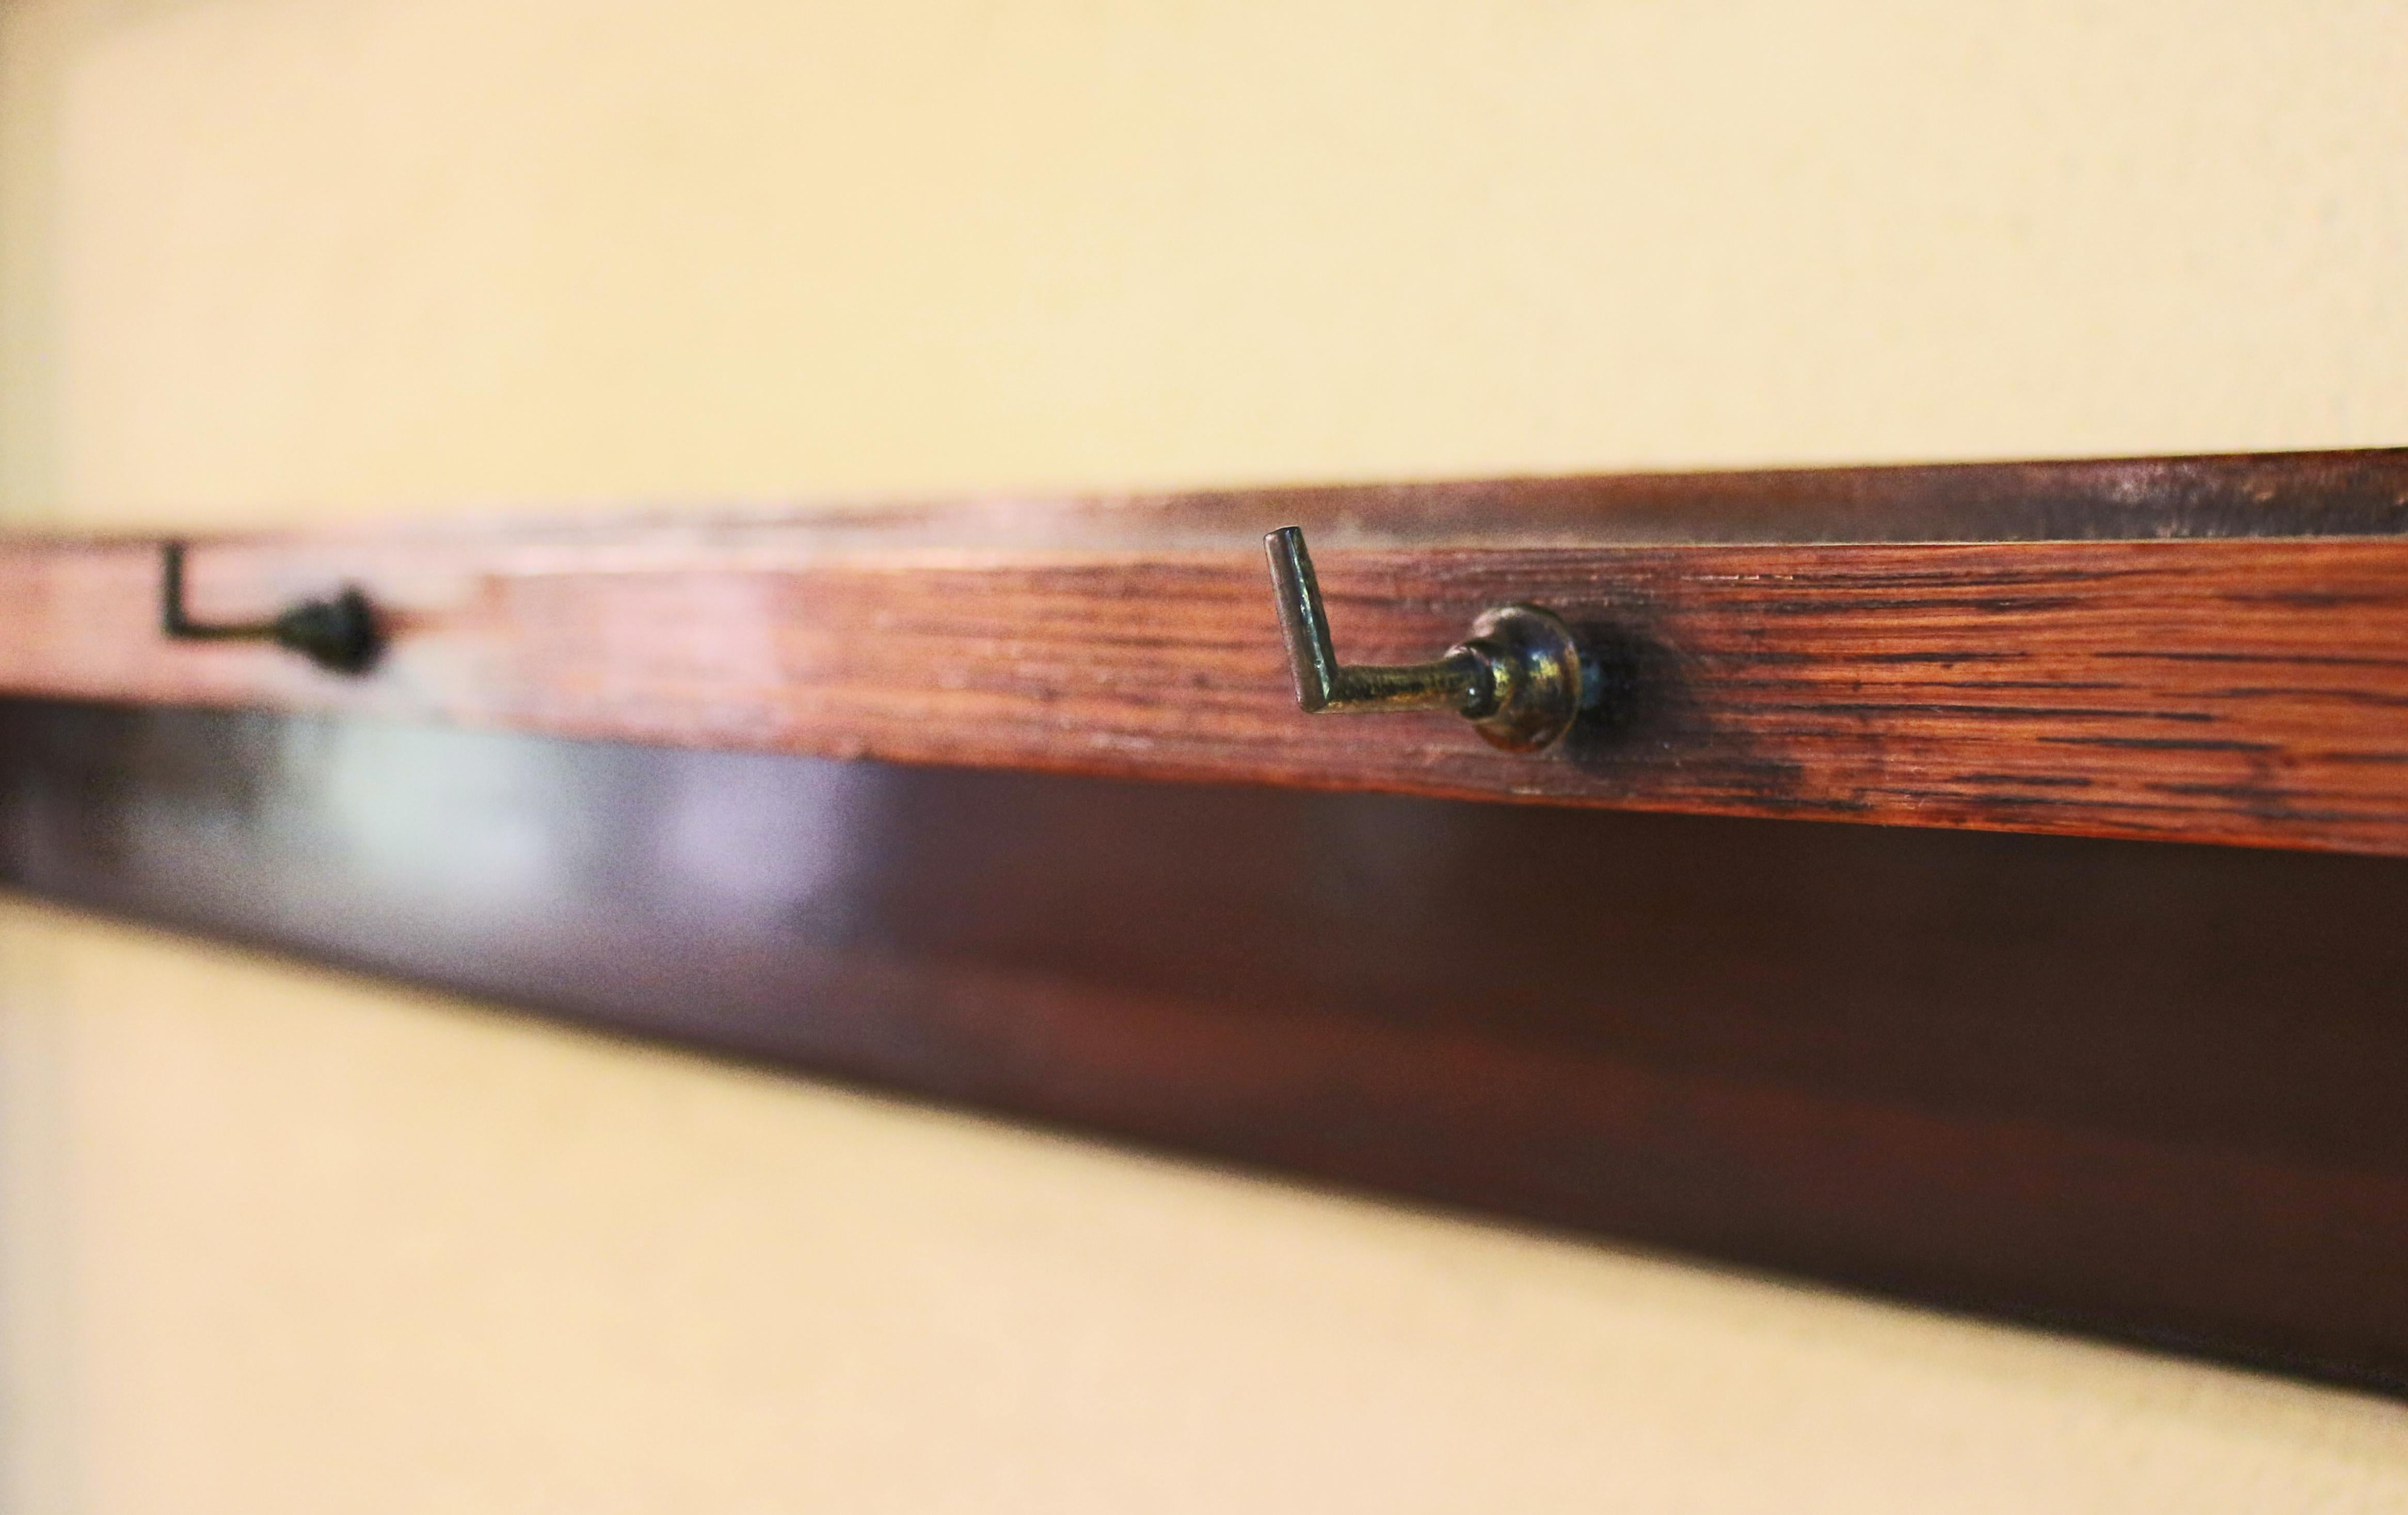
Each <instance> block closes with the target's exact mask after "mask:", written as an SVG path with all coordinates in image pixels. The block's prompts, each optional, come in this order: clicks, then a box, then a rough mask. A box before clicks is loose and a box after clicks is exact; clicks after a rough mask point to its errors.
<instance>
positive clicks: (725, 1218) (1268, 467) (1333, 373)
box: [0, 0, 2408, 1511]
mask: <svg viewBox="0 0 2408 1515" xmlns="http://www.w3.org/2000/svg"><path fill="white" fill-rule="evenodd" d="M2403 78H2408V14H2403V12H2402V11H2401V9H2400V7H2391V6H2363V7H2348V6H2340V5H2333V6H2315V7H2302V6H2298V5H2282V4H2275V3H2272V0H2253V3H2251V4H2247V5H2224V6H2217V7H2199V6H2164V7H2148V6H2139V5H2131V6H2123V7H2115V8H2114V9H2113V10H2112V11H2108V10H2102V9H2100V8H2099V7H2046V6H2020V7H1884V6H1880V5H1876V4H1872V3H1870V0H1830V3H1826V4H1821V5H1816V6H1794V5H1793V6H1783V5H1773V4H1770V3H1767V4H1761V5H1730V6H1722V5H1716V6H1695V5H1691V6H1678V5H1670V4H1665V5H1641V4H1628V5H1606V4H1593V3H1591V4H1576V3H1565V0H1556V3H1537V0H1531V3H1524V4H1512V5H1497V4H1487V5H1473V4H1464V5H1461V6H1457V7H1413V6H1406V5H1399V4H1383V5H1379V6H1363V7H1352V8H1348V7H1333V6H1312V5H1302V4H1279V5H1273V4H1261V5H1243V6H1241V5H1235V4H1231V5H1223V6H1210V7H1208V6H1202V5H1165V4H1149V5H1140V4H1104V3H1092V0H1090V3H1076V0H1054V3H1043V4H1040V3H1037V0H1016V3H1005V4H996V3H984V4H974V3H969V0H962V3H959V4H953V5H941V4H934V3H911V4H867V3H860V4H851V5H843V6H787V5H781V4H776V3H773V0H689V3H686V4H682V5H678V6H661V5H633V4H622V5H609V4H599V3H585V0H417V3H410V4H400V3H394V4H368V3H360V0H289V3H288V0H173V3H170V0H149V3H119V4H96V3H85V4H64V3H42V0H32V3H23V0H21V3H18V4H15V5H13V6H9V7H7V8H5V9H0V517H5V519H6V520H7V521H10V522H17V523H21V524H23V523H52V522H64V523H71V524H79V525H138V524H145V523H158V522H169V521H177V522H241V521H259V520H269V519H300V518H308V517H317V516H324V515H335V514H342V515H362V514H392V513H397V512H404V511H420V510H450V509H458V508H462V507H479V508H492V507H506V508H510V509H525V508H538V507H551V506H552V505H556V504H558V503H561V502H574V501H579V500H603V501H613V502H625V501H629V500H633V499H641V498H667V499H684V500H695V499H701V498H705V497H710V496H727V495H740V496H752V497H762V496H771V495H784V494H791V493H805V494H813V493H819V494H824V493H835V492H844V491H876V492H917V491H951V490H968V489H989V488H998V487H1008V486H1018V485H1056V484H1067V485H1081V486H1088V485H1111V484H1124V483H1186V482H1202V481H1228V480H1248V479H1317V478H1382V477H1396V476H1404V475H1415V474H1446V473H1470V472H1495V471H1513V470H1538V469H1556V468H1584V467H1622V466H1629V465H1655V464H1689V463H1697V464H1722V463H1748V462H1758V461H1770V460H1840V459H1865V458H1885V457H1967V456H1985V455H2000V454H2046V453H2074V452H2097V451H2145V450H2202V449H2221V448H2261V447H2293V446H2302V447H2304V446H2332V445H2350V444H2360V443H2381V442H2393V441H2399V440H2401V439H2402V438H2403V437H2408V364H2403V363H2402V362H2401V353H2402V352H2408V281H2403V280H2402V279H2401V277H2400V270H2401V267H2402V266H2403V265H2408V260H2403V254H2404V253H2408V175H2403V173H2402V164H2408V91H2402V90H2401V88H2400V80H2401V79H2403ZM0 635H5V628H0ZM0 1328H5V1335H0V1394H5V1399H0V1494H5V1496H6V1498H7V1508H8V1509H9V1510H12V1511H13V1510H26V1511H50V1510H71V1511H84V1510H92V1511H118V1510H141V1511H150V1510H162V1511H164V1510H175V1511H193V1510H219V1509H223V1510H242V1511H279V1510H296V1511H298V1510H320V1509H337V1508H339V1509H346V1510H350V1509H367V1510H380V1509H393V1510H400V1509H423V1508H464V1509H500V1510H550V1509H566V1508H574V1509H580V1510H584V1509H603V1510H609V1509H622V1508H624V1509H631V1510H636V1509H641V1510H651V1509H680V1510H683V1509H695V1508H704V1509H717V1508H730V1509H745V1508H763V1509H767V1508H780V1509H784V1508H841V1509H860V1508H867V1509H877V1508H894V1509H911V1510H922V1509H953V1508H960V1509H982V1510H988V1509H1030V1510H1037V1509H1043V1510H1048V1511H1052V1510H1082V1509H1095V1510H1107V1509H1109V1510H1122V1509H1132V1508H1145V1509H1154V1508H1195V1509H1214V1510H1218V1509H1228V1508H1294V1509H1312V1510H1321V1509H1349V1508H1361V1509H1367V1510H1381V1511H1401V1510H1414V1509H1463V1508H1498V1509H1513V1510H1543V1509H1555V1508H1562V1509H1573V1508H1578V1509H1593V1508H1644V1509H1709V1510H1724V1509H1757V1508H1780V1509H1783V1510H1792V1509H1816V1508H1851V1509H1857V1510H1866V1509H1871V1510H1888V1509H1899V1510H1905V1509H1922V1508H1949V1509H1975V1510H1979V1509H1991V1508H1996V1509H2048V1510H2060V1509H2085V1508H2096V1509H2110V1508H2113V1509H2119V1510H2124V1509H2140V1510H2146V1509H2170V1510H2171V1509H2182V1510H2186V1511H2188V1510H2214V1509H2225V1508H2229V1509H2244V1508H2246V1509H2266V1508H2300V1509H2309V1508H2314V1509H2374V1508H2402V1507H2408V1411H2403V1410H2402V1409H2401V1408H2399V1407H2397V1406H2393V1405H2387V1404H2382V1403H2377V1402H2374V1401H2371V1400H2365V1399H2360V1398H2355V1397H2352V1396H2348V1395H2343V1394H2333V1393H2329V1392H2326V1391H2321V1390H2315V1389H2310V1388H2306V1387H2302V1386H2299V1385H2293V1384H2287V1383H2280V1382H2275V1381H2272V1380H2262V1379H2253V1378H2250V1377H2248V1376H2245V1375H2241V1374H2235V1373H2229V1372H2225V1371H2220V1370H2215V1369H2210V1368H2206V1367H2201V1366H2197V1365H2187V1364H2181V1363H2174V1362H2169V1361H2160V1360H2157V1359H2153V1358H2150V1357H2147V1356H2144V1355H2141V1354H2136V1353H2130V1352H2125V1351H2114V1350H2110V1349H2105V1348H2099V1347H2094V1346H2087V1345H2081V1344H2075V1343H2070V1342H2065V1341H2060V1340H2056V1339H2051V1338H2046V1337H2041V1336H2028V1335H2024V1334H2019V1333H2014V1332H2010V1331H2004V1330H2000V1329H1995V1328H1990V1327H1985V1326H1981V1325H1976V1324H1971V1323H1968V1322H1958V1321H1952V1320H1945V1319H1941V1318H1937V1317H1931V1316H1927V1315H1921V1314H1917V1313H1914V1312H1911V1311H1905V1310H1899V1309H1895V1308H1887V1307H1883V1306H1876V1305H1871V1304H1867V1303H1862V1302H1857V1301H1853V1300H1848V1299H1843V1298H1838V1297H1834V1296H1829V1295H1825V1294H1820V1293H1813V1292H1809V1291H1804V1290H1799V1289H1792V1288H1786V1287H1781V1286H1777V1285H1773V1284H1768V1283H1765V1282H1761V1281H1756V1280H1750V1279H1734V1278H1730V1277H1726V1276H1722V1275H1718V1274H1714V1273H1712V1272H1708V1271H1703V1270H1698V1269H1693V1268H1687V1267H1682V1266H1675V1265H1670V1264H1667V1263H1664V1262H1661V1261H1656V1260H1653V1259H1649V1258H1644V1257H1640V1256H1634V1255H1631V1254H1628V1253H1626V1252H1622V1251H1614V1250H1612V1249H1607V1248H1602V1247H1594V1246H1585V1245H1580V1244H1575V1243H1571V1242H1568V1241H1563V1240H1556V1239H1547V1238H1540V1237H1533V1236H1523V1235H1517V1234H1514V1233H1511V1232H1505V1231H1499V1230H1495V1229H1486V1228H1481V1227H1476V1226H1471V1225H1468V1224H1464V1223H1460V1222H1454V1221H1450V1220H1445V1219H1441V1218H1435V1217H1431V1216H1427V1215H1421V1214H1414V1213H1410V1212H1404V1211H1398V1210H1393V1209H1387V1208H1379V1207H1375V1206H1370V1205H1366V1204H1360V1203H1355V1202H1351V1201H1344V1200H1339V1199H1333V1198H1330V1197H1327V1196H1324V1195H1316V1194H1310V1193H1299V1192H1297V1191H1295V1190H1292V1189H1287V1188H1283V1187H1281V1186H1278V1185H1274V1184H1269V1183H1265V1182H1259V1181H1254V1180H1247V1179H1236V1178H1231V1177H1227V1176H1224V1175H1219V1174H1214V1173H1211V1172H1206V1171H1200V1170H1196V1169H1191V1168H1185V1167H1181V1166H1178V1165H1169V1164H1165V1163H1160V1162H1154V1161H1149V1160H1144V1159H1140V1158H1134V1157H1130V1156H1127V1155H1125V1154H1120V1153H1115V1152H1111V1151H1106V1150H1102V1149H1099V1148H1095V1147H1090V1146H1085V1145H1082V1144H1077V1143H1072V1142H1068V1141H1064V1140H1060V1139H1056V1138H1053V1137H1049V1136H1039V1135H1031V1134H1028V1133H1025V1132H1018V1131H1013V1130H1010V1129H1006V1128H1001V1127H997V1126H994V1125H989V1124H984V1123H981V1122H973V1121H968V1120H966V1119H962V1118H959V1117H955V1116H952V1115H948V1114H943V1113H937V1112H930V1111H925V1110H918V1109H913V1108H906V1107H902V1106H898V1105H893V1104H888V1103H882V1102H879V1101H874V1100H869V1099H865V1098H861V1097H858V1096H853V1095H847V1094H839V1093H831V1092H828V1091H825V1090H822V1089H817V1088H813V1087H811V1086H810V1085H808V1084H804V1083H800V1082H796V1081H791V1080H780V1079H767V1078H763V1077H760V1076H757V1075H753V1074H749V1073H744V1072H739V1071H735V1070H730V1069H727V1068H724V1067H719V1066H715V1065H709V1064H704V1063H700V1062H696V1061H693V1060H689V1059H684V1058H681V1057H677V1056H672V1055H669V1054H666V1053H661V1052H656V1051H651V1050H643V1049H638V1048H632V1047H627V1046H624V1045H618V1044H612V1043H604V1042H597V1041H594V1040H590V1039H587V1038H583V1037H581V1036H575V1035H571V1034H568V1033H565V1032H562V1031H558V1030H555V1029H550V1028H545V1027H541V1026H538V1025H534V1024H531V1023H528V1022H521V1021H516V1020H512V1019H509V1018H506V1017H503V1016H500V1015H497V1014H495V1013H493V1012H491V1011H489V1010H484V1009H480V1008H474V1007H468V1006H463V1005H459V1004H455V1003H452V1002H448V1001H441V1000H436V999H431V998H428V997H426V996H423V995H417V994H411V993H402V992H399V991H395V990H392V989H389V988H384V987H380V986H374V985H369V984H364V983H361V982H357V981H354V980H350V979H340V978H337V977H333V976H330V975H326V974H323V973H319V972H315V971H312V970H307V969H302V968H297V967H294V966H293V965H284V964H279V963H272V962H267V961H263V960H260V959H257V958H253V957H249V956H245V955H243V954H240V953H236V952H233V951H230V950H224V949H221V948H215V947H208V946H202V945H198V944H193V943H188V942H180V941H177V940H173V939H169V938H166V937H163V936H155V935H152V934H149V933H145V932H140V931H136V930H132V929H129V928H124V927H120V926H113V925H107V924H101V923H97V922H90V921H85V920H81V919H78V918H75V917H72V916H69V915H66V914H63V913H60V912H56V911H53V910H51V909H49V908H44V907H40V906H36V905H34V904H31V903H29V902H22V901H18V902H13V903H11V902H0Z"/></svg>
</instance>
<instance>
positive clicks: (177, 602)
mask: <svg viewBox="0 0 2408 1515" xmlns="http://www.w3.org/2000/svg"><path fill="white" fill-rule="evenodd" d="M159 573H160V579H159V629H160V630H161V631H162V632H164V633H165V634H166V636H167V637H168V638H169V639H170V640H172V641H179V642H229V641H265V642H274V643H275V644H276V645H277V646H279V647H281V648H286V649H288V650H292V651H294V652H298V653H300V654H301V655H302V656H303V657H306V658H308V660H309V661H310V662H312V663H314V664H316V665H318V666H320V667H322V668H326V669H329V670H331V671H333V672H335V673H345V674H359V673H366V671H367V670H368V668H369V666H370V665H373V664H374V663H375V662H376V660H377V654H378V653H379V652H380V651H382V650H383V649H384V637H383V636H382V635H381V634H380V632H379V631H378V629H377V619H376V609H375V607H372V606H370V605H369V604H368V600H367V596H366V595H365V594H363V593H360V592H359V590H358V589H356V588H354V587H351V586H348V585H347V586H345V588H344V589H343V592H342V593H339V594H337V595H336V596H335V597H334V598H333V599H330V600H302V601H300V602H298V603H297V604H294V605H291V606H288V607H285V609H284V610H283V611H282V612H281V613H279V615H278V616H277V617H276V618H275V619H274V620H272V621H247V622H212V623H203V622H197V621H194V620H193V618H192V617H191V616H189V615H187V614H185V612H184V544H183V543H181V542H162V543H161V544H159Z"/></svg>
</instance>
